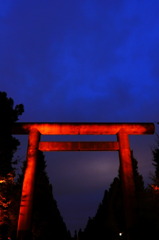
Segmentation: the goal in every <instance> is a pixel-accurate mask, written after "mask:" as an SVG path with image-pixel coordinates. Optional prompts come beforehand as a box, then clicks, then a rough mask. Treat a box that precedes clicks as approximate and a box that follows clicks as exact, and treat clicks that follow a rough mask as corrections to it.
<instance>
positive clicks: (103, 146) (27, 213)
mask: <svg viewBox="0 0 159 240" xmlns="http://www.w3.org/2000/svg"><path fill="white" fill-rule="evenodd" d="M154 131H155V127H154V124H153V123H16V124H15V128H14V129H13V134H29V141H28V152H27V167H26V171H25V174H24V181H23V188H22V195H21V205H20V213H19V220H18V240H30V239H31V219H32V202H33V193H34V184H35V173H36V163H37V152H38V150H41V151H118V152H119V158H120V170H121V180H122V187H123V197H124V208H125V223H126V234H127V240H133V239H131V237H130V236H131V231H132V228H133V224H134V210H135V186H134V177H133V168H132V159H131V150H130V144H129V139H128V136H129V135H131V134H132V135H134V134H135V135H136V134H137V135H141V134H153V133H154ZM40 134H44V135H117V141H116V142H40Z"/></svg>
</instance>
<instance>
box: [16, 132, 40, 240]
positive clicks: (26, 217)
mask: <svg viewBox="0 0 159 240" xmlns="http://www.w3.org/2000/svg"><path fill="white" fill-rule="evenodd" d="M28 137H29V139H28V150H27V166H26V170H25V175H24V181H23V188H22V196H21V204H20V213H19V219H18V235H17V238H18V240H30V239H32V233H31V230H30V229H31V223H32V222H31V221H32V205H33V194H34V185H35V177H36V166H37V155H38V147H39V141H40V133H39V131H38V130H37V129H34V128H33V129H31V130H30V133H29V136H28Z"/></svg>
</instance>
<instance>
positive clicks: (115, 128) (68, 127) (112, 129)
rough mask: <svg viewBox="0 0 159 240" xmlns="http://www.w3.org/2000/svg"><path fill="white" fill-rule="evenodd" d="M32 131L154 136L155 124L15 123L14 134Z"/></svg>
mask: <svg viewBox="0 0 159 240" xmlns="http://www.w3.org/2000/svg"><path fill="white" fill-rule="evenodd" d="M31 129H36V130H38V131H39V132H40V133H41V134H43V135H115V134H117V133H118V132H120V131H122V132H124V133H126V134H128V135H129V134H130V135H131V134H132V135H134V134H137V135H138V134H139V135H140V134H153V133H154V132H155V126H154V124H153V123H93V122H90V123H78V122H75V123H37V122H19V123H15V126H14V129H13V134H28V133H29V132H30V130H31Z"/></svg>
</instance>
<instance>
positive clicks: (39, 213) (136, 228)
mask: <svg viewBox="0 0 159 240" xmlns="http://www.w3.org/2000/svg"><path fill="white" fill-rule="evenodd" d="M23 112H24V107H23V105H22V104H19V105H16V106H14V101H13V99H11V98H8V97H7V94H6V93H5V92H0V240H8V239H12V240H16V237H17V233H16V231H17V223H18V213H19V207H20V197H21V189H22V182H23V173H24V171H25V167H26V162H24V164H23V167H22V173H21V174H20V175H19V176H18V177H16V180H15V167H16V160H15V159H14V153H15V152H16V150H17V148H18V146H19V145H20V142H19V141H18V140H17V139H16V138H15V137H13V136H12V127H13V125H14V123H15V122H16V121H18V119H19V116H20V115H21V114H22V113H23ZM158 139H159V138H158ZM152 156H153V159H152V164H153V165H154V167H155V172H154V175H153V177H152V184H151V185H149V186H147V187H145V186H144V182H143V178H142V175H141V174H140V173H139V171H138V165H137V160H136V159H135V158H134V156H133V153H132V163H133V172H134V181H135V191H136V192H135V196H136V205H135V209H134V215H135V221H134V224H133V228H132V229H131V234H130V236H129V239H131V240H133V239H134V240H141V239H144V240H145V239H151V240H155V239H158V237H159V140H158V143H157V144H156V146H155V147H154V149H153V152H152ZM37 168H38V169H37V174H36V186H35V196H34V203H33V218H32V237H31V239H28V240H42V239H46V240H47V239H52V240H53V239H56V240H71V239H72V240H92V239H96V240H114V239H121V240H122V239H128V238H127V235H126V231H127V230H126V223H125V215H124V205H123V194H122V183H121V176H120V169H119V172H118V176H117V177H115V178H114V180H113V182H112V184H111V185H110V188H109V189H108V190H105V192H104V196H103V200H102V202H101V203H100V204H99V207H98V209H97V213H96V214H95V216H94V217H91V218H89V219H88V222H87V225H86V227H85V229H83V230H81V229H80V230H79V231H78V232H75V235H74V236H73V237H71V234H70V232H69V231H68V229H67V227H66V224H65V223H64V221H63V218H62V216H61V214H60V211H59V209H58V206H57V202H56V200H55V198H54V196H53V190H52V185H51V184H50V182H49V178H48V176H47V173H46V170H45V169H46V162H45V159H44V155H43V153H42V152H40V151H39V153H38V166H37Z"/></svg>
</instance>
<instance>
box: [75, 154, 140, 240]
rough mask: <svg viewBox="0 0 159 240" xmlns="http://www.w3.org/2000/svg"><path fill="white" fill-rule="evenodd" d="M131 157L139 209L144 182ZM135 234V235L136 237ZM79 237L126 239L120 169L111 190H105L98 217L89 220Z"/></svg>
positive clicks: (85, 238)
mask: <svg viewBox="0 0 159 240" xmlns="http://www.w3.org/2000/svg"><path fill="white" fill-rule="evenodd" d="M131 157H132V164H133V172H134V182H135V187H136V188H135V189H136V198H137V205H136V207H137V208H139V205H140V204H141V203H140V204H139V203H138V201H139V200H140V199H141V196H142V195H143V193H144V182H143V178H142V176H141V175H140V174H139V172H138V165H137V161H136V159H135V158H134V157H133V153H132V156H131ZM138 204H139V205H138ZM137 210H138V209H137ZM135 226H136V225H135ZM135 233H136V232H135ZM135 233H133V234H134V235H135ZM78 236H79V239H80V240H91V239H98V240H104V239H108V240H114V239H126V237H125V217H124V205H123V193H122V182H121V176H120V168H119V174H118V176H117V177H115V178H114V180H113V182H112V184H111V185H110V188H109V190H105V193H104V197H103V200H102V202H101V203H100V205H99V207H98V210H97V213H96V215H95V216H94V217H93V218H89V220H88V223H87V226H86V228H85V229H84V231H83V232H82V233H79V234H78ZM134 239H137V238H134Z"/></svg>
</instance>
